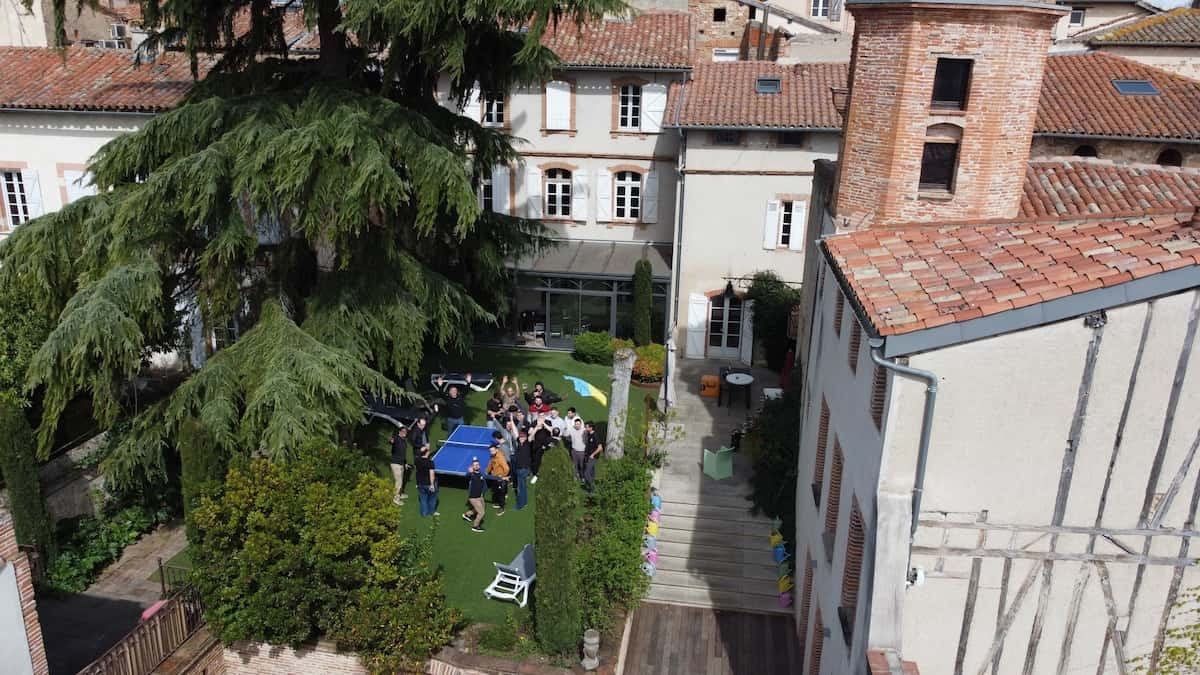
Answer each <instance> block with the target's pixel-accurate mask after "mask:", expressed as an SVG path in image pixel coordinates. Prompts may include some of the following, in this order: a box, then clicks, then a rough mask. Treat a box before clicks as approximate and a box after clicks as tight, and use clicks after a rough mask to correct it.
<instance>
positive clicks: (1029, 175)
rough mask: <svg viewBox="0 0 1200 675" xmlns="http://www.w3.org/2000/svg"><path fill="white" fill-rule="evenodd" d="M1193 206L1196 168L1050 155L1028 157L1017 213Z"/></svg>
mask: <svg viewBox="0 0 1200 675" xmlns="http://www.w3.org/2000/svg"><path fill="white" fill-rule="evenodd" d="M1198 206H1200V173H1197V172H1196V171H1194V170H1189V169H1173V168H1168V167H1158V166H1146V165H1123V164H1113V163H1112V162H1109V161H1106V160H1099V159H1084V158H1071V159H1053V160H1040V161H1032V162H1030V163H1029V168H1028V169H1026V171H1025V185H1024V188H1023V193H1022V196H1021V211H1020V218H1022V219H1023V220H1047V219H1063V218H1095V217H1096V216H1100V215H1103V216H1108V217H1118V216H1121V217H1124V216H1132V215H1139V214H1144V213H1147V212H1184V211H1191V210H1193V209H1195V208H1197V207H1198Z"/></svg>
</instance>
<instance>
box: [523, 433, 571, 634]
mask: <svg viewBox="0 0 1200 675" xmlns="http://www.w3.org/2000/svg"><path fill="white" fill-rule="evenodd" d="M578 511H579V484H578V482H577V481H576V479H575V468H574V467H573V466H572V465H571V460H570V458H568V457H567V453H566V452H563V451H562V450H560V449H558V448H555V449H553V450H551V451H549V452H547V453H546V458H545V459H544V460H543V461H542V468H541V471H540V472H539V475H538V495H537V499H535V500H534V512H533V541H534V544H533V549H534V555H535V556H536V558H537V587H536V589H535V592H534V596H533V601H534V626H535V629H536V632H537V639H538V643H539V644H541V646H542V649H544V650H546V651H547V652H550V653H555V654H566V653H567V652H570V651H573V650H574V649H575V648H576V646H577V645H578V642H579V638H580V635H582V628H583V621H582V619H581V616H580V597H579V583H578V580H577V577H576V574H577V568H576V565H575V549H576V546H577V545H578V543H579V516H578Z"/></svg>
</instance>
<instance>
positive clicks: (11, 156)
mask: <svg viewBox="0 0 1200 675" xmlns="http://www.w3.org/2000/svg"><path fill="white" fill-rule="evenodd" d="M149 119H150V116H149V115H118V114H108V113H96V114H89V113H68V112H36V111H30V112H8V111H5V112H0V168H6V169H14V168H15V169H23V170H33V171H36V172H37V177H38V195H39V196H40V197H41V201H42V204H43V208H44V210H45V211H46V212H50V211H56V210H58V209H60V208H62V205H63V204H64V203H65V201H66V199H67V181H66V179H65V178H64V176H63V173H64V171H70V170H74V171H80V170H83V168H84V167H86V165H87V163H88V160H89V159H90V158H91V157H92V155H94V154H95V153H96V151H97V150H99V149H100V147H101V146H103V145H104V144H105V143H107V142H108V141H110V140H112V139H114V138H116V137H117V136H120V135H122V134H126V133H129V132H131V131H135V130H136V129H138V128H140V127H141V126H142V125H143V124H145V123H146V122H147V121H148V120H149ZM27 187H28V186H27ZM0 216H3V214H2V213H0ZM6 227H7V220H6V219H4V218H3V217H0V236H3V234H4V232H5V231H6Z"/></svg>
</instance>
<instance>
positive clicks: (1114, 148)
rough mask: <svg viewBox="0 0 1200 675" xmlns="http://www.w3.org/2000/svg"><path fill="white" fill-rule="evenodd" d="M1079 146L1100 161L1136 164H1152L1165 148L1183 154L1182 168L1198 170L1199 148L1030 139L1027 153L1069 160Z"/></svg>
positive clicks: (1124, 142) (1035, 156)
mask: <svg viewBox="0 0 1200 675" xmlns="http://www.w3.org/2000/svg"><path fill="white" fill-rule="evenodd" d="M1081 145H1090V146H1092V147H1093V148H1095V149H1096V154H1097V156H1098V157H1100V159H1111V160H1113V161H1114V162H1130V163H1137V164H1154V163H1155V162H1157V161H1158V155H1159V153H1161V152H1162V151H1163V150H1165V149H1167V148H1174V149H1175V150H1178V151H1179V154H1181V155H1183V165H1184V166H1185V167H1189V168H1200V147H1197V146H1194V145H1172V144H1170V143H1161V142H1154V141H1101V140H1093V139H1090V138H1045V137H1038V138H1035V139H1033V148H1032V150H1031V153H1030V154H1031V156H1032V157H1034V158H1047V157H1070V156H1072V155H1074V154H1075V149H1076V148H1078V147H1079V146H1081Z"/></svg>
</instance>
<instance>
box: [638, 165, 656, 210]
mask: <svg viewBox="0 0 1200 675" xmlns="http://www.w3.org/2000/svg"><path fill="white" fill-rule="evenodd" d="M642 222H643V223H657V222H658V172H657V171H655V170H653V169H651V170H650V171H648V172H646V183H645V185H644V186H643V187H642Z"/></svg>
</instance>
